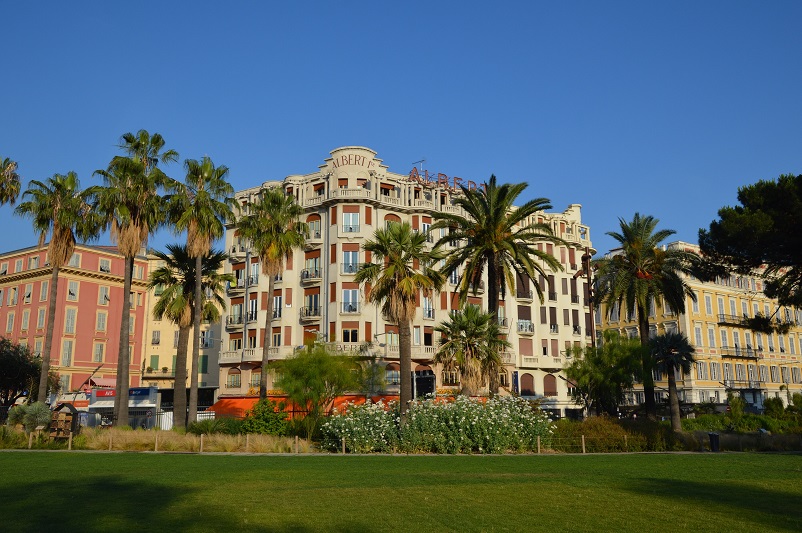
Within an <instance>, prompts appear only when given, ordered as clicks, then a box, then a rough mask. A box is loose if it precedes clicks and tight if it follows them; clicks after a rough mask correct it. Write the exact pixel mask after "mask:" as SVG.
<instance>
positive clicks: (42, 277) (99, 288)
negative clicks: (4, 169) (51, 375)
mask: <svg viewBox="0 0 802 533" xmlns="http://www.w3.org/2000/svg"><path fill="white" fill-rule="evenodd" d="M123 268H124V258H123V257H122V256H121V255H120V254H119V253H118V252H117V250H116V248H114V247H108V246H88V245H82V244H79V245H77V246H76V248H75V252H74V253H73V255H72V258H71V259H70V261H69V263H68V264H66V265H64V266H63V267H62V268H61V269H60V271H59V278H58V290H57V304H56V317H55V325H54V333H53V344H52V349H51V353H50V368H51V370H53V371H55V372H56V373H58V375H59V379H60V382H61V391H62V394H66V393H69V392H73V391H77V390H79V389H81V388H86V387H87V386H88V385H89V384H90V382H89V379H90V377H91V378H92V381H93V383H94V384H103V385H105V386H114V383H115V382H116V375H117V360H118V354H119V339H120V324H121V322H122V313H123V312H128V313H130V323H129V324H130V326H129V338H128V342H129V345H130V354H131V355H130V368H129V372H130V379H131V383H130V384H131V386H138V385H139V384H140V378H141V376H140V369H141V362H142V349H143V343H142V339H143V332H144V330H145V321H146V308H147V307H146V306H147V290H146V279H147V275H148V264H147V261H146V260H145V258H144V257H137V258H136V259H135V262H134V278H133V281H132V285H131V306H130V309H127V310H124V309H122V305H123ZM52 272H53V269H52V268H51V267H50V264H49V263H48V261H47V248H46V247H42V248H39V247H31V248H25V249H22V250H16V251H12V252H8V253H4V254H1V255H0V325H1V326H0V327H2V330H1V331H0V334H2V335H3V336H4V337H6V338H8V339H10V340H12V341H14V342H18V343H20V344H22V345H25V346H28V347H29V348H30V349H31V350H32V351H33V352H34V354H36V355H39V356H41V355H42V350H43V347H44V339H45V331H46V328H47V306H48V298H49V284H50V280H51V275H52Z"/></svg>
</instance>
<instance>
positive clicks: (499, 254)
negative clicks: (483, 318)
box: [432, 176, 564, 319]
mask: <svg viewBox="0 0 802 533" xmlns="http://www.w3.org/2000/svg"><path fill="white" fill-rule="evenodd" d="M527 185H528V184H527V183H518V184H515V185H512V184H508V183H505V184H503V185H498V184H497V183H496V177H495V176H490V181H489V182H487V183H485V184H484V185H483V187H481V188H478V189H472V190H471V189H467V188H466V187H461V189H462V195H460V196H458V197H456V198H455V199H454V205H456V206H458V207H460V208H462V210H463V211H464V213H465V214H464V215H461V214H454V213H441V212H438V213H435V214H434V218H435V220H436V222H435V223H434V225H433V226H432V229H433V230H434V229H438V228H445V229H447V230H448V231H449V232H448V233H447V234H446V235H445V236H443V237H442V238H440V240H439V241H438V242H437V246H438V247H442V246H444V245H447V244H448V245H451V246H452V247H453V251H452V252H451V253H450V254H449V256H448V257H447V258H446V264H445V267H444V268H443V272H444V273H445V274H446V275H451V274H452V273H454V272H457V271H458V269H459V268H460V267H461V266H462V265H464V266H465V268H464V272H463V273H462V274H461V275H460V276H459V283H458V284H459V294H460V302H461V304H464V303H465V301H466V300H467V297H468V293H469V292H473V293H474V294H476V292H477V290H478V289H479V287H480V285H481V283H482V277H483V275H484V273H485V270H486V271H487V285H488V287H487V310H488V312H489V313H490V314H492V315H493V317H494V319H497V318H498V302H499V298H502V299H503V298H504V297H505V294H506V292H507V287H515V275H516V274H517V275H518V276H519V277H520V278H521V279H524V280H530V281H532V282H533V284H534V286H535V291H536V292H537V294H538V296H540V299H541V300H542V299H543V295H542V294H541V290H540V286H539V285H538V284H537V283H534V280H535V279H536V277H537V275H538V274H540V275H542V276H546V271H545V268H546V267H547V268H549V269H551V270H552V271H555V272H557V271H560V270H562V266H561V265H560V262H559V261H557V260H556V259H555V258H554V256H552V255H551V254H549V253H547V252H545V251H542V250H538V249H537V246H536V245H537V243H538V242H551V243H559V244H563V243H564V241H563V240H562V239H560V238H559V237H556V236H555V235H553V234H552V231H551V228H550V227H549V226H548V225H547V224H544V223H538V222H537V220H536V217H535V216H533V215H536V214H537V213H540V212H542V211H544V210H546V209H550V208H551V205H550V204H549V200H548V199H546V198H535V199H533V200H529V201H528V202H525V203H524V204H523V205H521V206H520V207H516V206H515V201H516V200H517V199H518V196H520V194H521V193H522V192H523V191H524V190H525V189H526V187H527Z"/></svg>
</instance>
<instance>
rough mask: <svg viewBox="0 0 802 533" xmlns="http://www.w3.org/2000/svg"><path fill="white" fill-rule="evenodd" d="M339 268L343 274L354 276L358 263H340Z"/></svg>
mask: <svg viewBox="0 0 802 533" xmlns="http://www.w3.org/2000/svg"><path fill="white" fill-rule="evenodd" d="M340 268H341V269H342V270H341V271H342V273H343V274H356V271H357V270H359V263H341V264H340Z"/></svg>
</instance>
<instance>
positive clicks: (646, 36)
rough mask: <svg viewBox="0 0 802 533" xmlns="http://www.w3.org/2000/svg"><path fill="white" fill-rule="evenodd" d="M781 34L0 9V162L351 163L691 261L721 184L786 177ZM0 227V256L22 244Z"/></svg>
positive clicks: (709, 28) (798, 116) (88, 181)
mask: <svg viewBox="0 0 802 533" xmlns="http://www.w3.org/2000/svg"><path fill="white" fill-rule="evenodd" d="M800 22H802V2H798V1H785V2H783V1H771V2H753V1H750V2H738V1H705V2H697V1H692V2H655V1H647V2H642V1H637V2H635V1H633V2H596V1H593V2H504V1H499V2H456V1H455V2H448V3H446V2H433V1H432V2H392V3H390V2H375V1H374V2H281V3H279V2H255V1H252V2H205V1H195V2H186V3H181V2H150V1H147V2H145V1H143V2H134V3H131V2H128V3H120V2H107V1H86V2H7V3H5V4H4V6H3V28H2V30H0V39H2V44H0V58H2V62H1V63H0V67H2V73H3V75H2V83H0V97H1V98H0V101H1V102H2V114H0V117H2V119H1V122H0V155H2V156H4V157H11V158H12V159H14V160H17V161H18V162H19V171H20V173H21V174H22V176H23V178H24V179H25V180H26V181H27V180H29V179H45V178H47V177H49V176H51V175H52V174H53V173H56V172H58V173H66V172H67V171H69V170H74V171H76V172H77V173H78V175H79V177H80V179H81V184H82V186H84V187H86V186H89V185H92V184H96V183H99V180H98V178H94V177H93V176H92V172H93V171H94V170H96V169H98V168H103V167H105V166H106V164H107V163H108V161H109V160H110V159H111V157H112V156H114V155H115V154H117V153H118V150H117V149H116V144H117V143H118V141H119V137H120V135H121V134H123V133H124V132H127V131H136V130H138V129H141V128H144V129H147V130H149V131H150V132H151V133H153V132H159V133H161V134H162V135H163V136H164V137H165V139H166V140H167V145H168V146H169V147H171V148H174V149H176V150H177V151H178V152H179V153H180V156H181V160H182V161H183V159H185V158H200V157H202V156H203V155H205V154H208V155H209V156H211V157H212V159H213V160H214V162H215V163H216V164H225V165H227V166H228V167H230V169H231V181H232V183H233V184H234V187H235V188H236V189H238V190H239V189H243V188H246V187H251V186H254V185H257V184H259V183H261V182H262V181H265V180H273V179H282V178H283V177H285V176H286V175H288V174H294V173H306V172H311V171H314V170H315V169H316V168H317V165H318V164H320V163H321V162H322V160H323V159H324V158H325V157H326V156H327V155H328V152H329V151H330V150H331V149H333V148H335V147H338V146H345V145H363V146H368V147H370V148H372V149H374V150H376V151H377V152H378V156H379V157H381V158H382V159H384V161H385V162H386V163H387V164H389V165H390V170H392V171H396V172H403V173H406V172H408V171H409V170H410V168H411V166H412V163H413V162H414V161H417V160H419V159H421V158H424V157H425V158H426V160H427V164H426V166H427V167H428V168H429V169H430V170H433V171H439V172H443V173H445V174H448V175H449V176H454V175H457V176H460V177H462V178H464V179H471V180H474V181H477V182H479V181H483V180H485V179H487V177H488V176H489V175H490V174H491V173H495V174H496V175H497V176H498V177H499V179H500V180H501V181H506V182H518V181H527V182H528V183H529V188H528V189H527V190H526V192H525V195H526V197H527V198H529V197H540V196H543V197H546V198H549V199H550V200H551V202H552V205H553V206H554V210H563V209H564V208H565V207H567V206H568V205H569V204H571V203H580V204H582V206H583V211H582V213H583V219H584V221H585V222H586V223H588V224H589V225H590V226H591V237H592V239H593V243H594V245H595V247H596V248H597V249H598V250H599V251H601V252H604V251H606V250H608V249H609V248H610V247H612V245H613V241H612V240H611V239H610V238H609V237H606V236H605V235H604V234H605V232H607V231H611V230H615V229H617V224H618V222H617V221H618V218H619V217H624V218H627V219H630V218H631V217H632V215H633V214H634V213H635V212H636V211H640V212H641V213H645V214H651V215H653V216H655V217H657V218H659V219H660V221H661V225H660V227H668V228H673V229H675V230H677V232H678V233H677V235H676V238H678V239H682V240H686V241H691V242H696V239H697V231H698V229H699V228H700V227H706V226H707V225H708V224H709V223H710V221H711V220H713V219H714V218H715V217H716V212H717V210H718V209H719V208H720V207H721V206H723V205H728V204H733V203H735V200H736V191H737V188H738V187H739V186H741V185H745V184H750V183H754V182H755V181H757V180H759V179H771V178H775V177H777V175H779V174H781V173H789V172H790V173H795V174H798V173H802V40H800V38H799V24H800ZM166 170H167V171H168V173H169V174H170V175H172V176H173V177H176V178H179V179H182V178H183V169H182V167H181V166H180V165H172V166H169V167H167V168H166ZM0 216H2V220H3V223H4V224H3V225H4V231H3V232H2V238H1V240H0V250H3V251H7V250H11V249H16V248H21V247H25V246H30V245H32V244H35V242H36V238H35V236H34V234H33V232H32V230H31V229H30V222H29V221H27V220H23V219H18V218H17V217H13V216H12V214H11V208H10V207H8V206H5V207H2V208H0ZM178 239H179V237H174V236H172V235H170V234H164V233H162V234H159V235H158V236H157V237H156V238H155V239H152V240H151V245H153V246H156V247H163V246H164V244H165V243H168V242H172V241H174V240H178ZM101 242H102V243H108V236H106V237H104V238H103V239H102V240H101Z"/></svg>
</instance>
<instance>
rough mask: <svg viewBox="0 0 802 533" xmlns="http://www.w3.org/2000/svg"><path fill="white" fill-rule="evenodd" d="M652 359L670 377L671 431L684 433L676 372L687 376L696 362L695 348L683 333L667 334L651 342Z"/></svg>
mask: <svg viewBox="0 0 802 533" xmlns="http://www.w3.org/2000/svg"><path fill="white" fill-rule="evenodd" d="M649 347H650V349H651V353H652V357H654V361H655V364H656V365H657V368H658V369H659V370H660V371H661V372H665V373H666V374H667V375H668V404H669V407H670V409H671V429H673V430H674V431H682V421H681V420H680V411H679V396H678V395H677V377H676V375H675V372H676V371H677V370H682V372H683V373H685V374H687V373H689V372H690V371H691V366H692V365H693V362H694V353H695V350H694V347H693V346H691V343H690V342H689V341H688V338H687V337H685V335H682V334H681V333H665V334H663V335H658V336H656V337H654V338H652V339H651V340H650V341H649Z"/></svg>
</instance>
